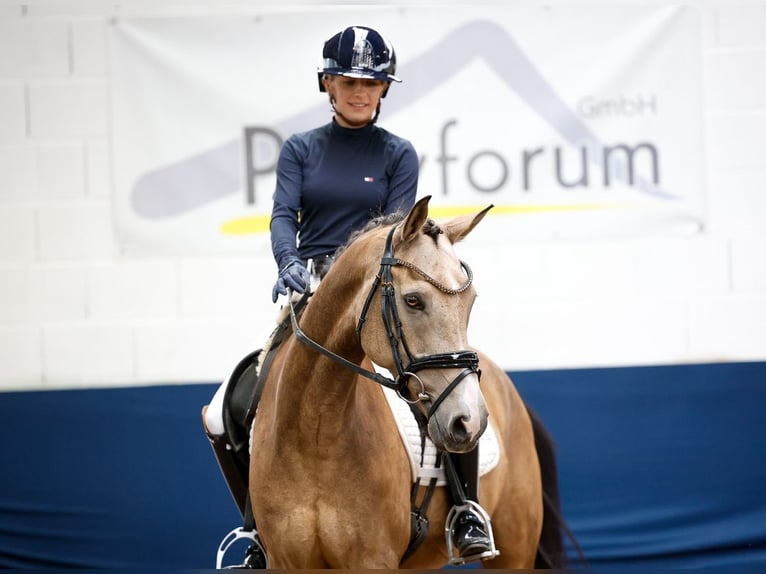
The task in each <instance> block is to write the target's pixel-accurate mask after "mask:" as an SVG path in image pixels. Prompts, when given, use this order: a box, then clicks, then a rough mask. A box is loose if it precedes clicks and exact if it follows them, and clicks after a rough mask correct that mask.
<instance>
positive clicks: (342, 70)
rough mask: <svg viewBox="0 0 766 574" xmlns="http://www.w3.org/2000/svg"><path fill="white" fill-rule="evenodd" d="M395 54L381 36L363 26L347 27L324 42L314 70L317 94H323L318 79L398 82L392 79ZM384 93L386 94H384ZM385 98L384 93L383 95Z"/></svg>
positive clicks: (322, 88)
mask: <svg viewBox="0 0 766 574" xmlns="http://www.w3.org/2000/svg"><path fill="white" fill-rule="evenodd" d="M395 72H396V54H395V53H394V47H393V46H392V45H391V44H390V43H389V42H388V41H387V40H386V39H385V38H383V36H381V35H380V34H378V32H376V31H375V30H373V29H372V28H367V27H366V26H350V27H348V28H346V29H345V30H343V31H341V32H338V33H337V34H335V36H333V37H332V38H330V39H329V40H327V42H325V44H324V49H323V50H322V64H321V66H320V67H319V69H318V74H317V75H318V77H319V91H320V92H324V91H325V89H324V86H323V85H322V76H323V75H325V74H327V75H329V76H346V77H349V78H366V79H370V80H385V81H386V82H388V83H389V84H390V83H391V82H401V80H400V79H399V78H397V77H396V76H394V73H395ZM386 91H388V90H386ZM383 95H384V96H385V93H384V94H383Z"/></svg>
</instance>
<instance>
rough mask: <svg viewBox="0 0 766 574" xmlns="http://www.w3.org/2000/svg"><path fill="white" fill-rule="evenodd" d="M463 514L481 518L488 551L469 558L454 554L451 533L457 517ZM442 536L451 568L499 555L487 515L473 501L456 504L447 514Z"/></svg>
mask: <svg viewBox="0 0 766 574" xmlns="http://www.w3.org/2000/svg"><path fill="white" fill-rule="evenodd" d="M463 512H473V513H474V514H476V515H478V516H479V518H481V520H482V522H483V523H484V526H485V527H486V529H487V537H488V538H489V550H485V551H484V552H481V553H480V554H472V555H471V556H460V555H459V554H458V555H456V554H455V549H456V547H455V544H454V542H453V540H452V531H453V530H454V528H455V526H456V523H457V519H458V517H459V516H460V515H461V514H462V513H463ZM444 536H445V538H446V539H447V555H448V558H449V563H450V565H451V566H462V565H463V564H467V563H468V562H476V561H478V560H487V559H489V558H494V557H496V556H499V555H500V551H499V550H498V549H497V547H496V546H495V535H494V533H493V532H492V521H491V520H490V518H489V514H487V511H486V510H484V509H483V508H482V507H481V506H479V504H478V503H476V502H474V501H473V500H466V501H465V504H459V505H458V504H456V505H454V506H453V507H452V508H450V511H449V512H448V513H447V520H446V521H445V523H444Z"/></svg>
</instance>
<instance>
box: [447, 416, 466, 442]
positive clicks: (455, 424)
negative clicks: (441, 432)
mask: <svg viewBox="0 0 766 574" xmlns="http://www.w3.org/2000/svg"><path fill="white" fill-rule="evenodd" d="M470 420H471V418H470V417H466V416H460V417H455V419H454V420H453V421H452V425H451V426H450V435H451V437H452V440H454V441H455V442H464V441H466V440H468V438H469V437H470V435H471V433H470V431H469V430H468V425H467V423H468V422H469V421H470Z"/></svg>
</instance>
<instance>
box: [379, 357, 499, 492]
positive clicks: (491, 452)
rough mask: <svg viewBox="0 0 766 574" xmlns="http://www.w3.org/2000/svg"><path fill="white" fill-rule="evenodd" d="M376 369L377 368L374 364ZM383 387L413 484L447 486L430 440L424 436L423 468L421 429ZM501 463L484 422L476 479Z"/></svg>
mask: <svg viewBox="0 0 766 574" xmlns="http://www.w3.org/2000/svg"><path fill="white" fill-rule="evenodd" d="M376 370H378V367H377V365H376ZM382 388H383V394H384V395H385V397H386V400H387V401H388V404H389V406H390V407H391V412H392V413H393V415H394V419H395V420H396V426H397V428H398V429H399V434H400V435H401V437H402V442H403V443H404V448H405V449H407V454H408V455H409V457H410V467H411V468H412V482H417V481H420V484H423V485H427V484H428V481H429V480H430V479H431V477H434V476H435V477H436V485H437V486H446V485H447V478H446V476H445V474H444V469H443V468H436V467H435V464H436V447H435V446H434V443H432V442H431V439H429V438H428V437H426V441H425V445H426V451H425V456H423V466H420V454H421V452H422V449H421V443H420V440H421V439H420V429H419V428H418V423H417V421H416V420H415V416H414V415H413V414H412V411H410V407H409V405H408V404H407V403H406V402H405V401H404V400H403V399H401V398H400V397H399V395H397V394H396V391H394V390H393V389H389V388H387V387H382ZM499 460H500V449H499V447H498V444H497V436H496V435H495V429H494V428H493V427H492V422H491V421H489V422H488V423H487V430H486V431H484V434H483V435H481V438H480V439H479V476H483V475H484V474H486V473H488V472H489V471H490V470H492V469H493V468H495V467H496V466H497V463H498V462H499Z"/></svg>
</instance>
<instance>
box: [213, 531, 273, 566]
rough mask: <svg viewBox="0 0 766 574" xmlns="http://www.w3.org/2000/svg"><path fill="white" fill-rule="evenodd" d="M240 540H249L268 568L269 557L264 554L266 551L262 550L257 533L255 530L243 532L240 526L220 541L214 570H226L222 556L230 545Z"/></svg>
mask: <svg viewBox="0 0 766 574" xmlns="http://www.w3.org/2000/svg"><path fill="white" fill-rule="evenodd" d="M242 539H247V540H250V542H252V544H253V545H254V546H256V547H257V548H258V549H259V550H260V551H261V553H262V554H263V558H264V560H265V561H266V568H268V567H269V557H268V556H267V554H266V550H265V549H264V548H263V544H261V539H260V538H258V532H257V531H255V530H245V529H244V528H242V527H241V526H240V527H238V528H235V529H234V530H232V531H231V532H229V533H228V534H227V535H226V536H224V537H223V540H221V544H220V545H219V546H218V553H217V554H216V558H215V568H216V570H221V569H223V568H227V567H226V566H224V565H223V557H224V555H225V554H226V552H227V551H228V550H229V548H231V545H232V544H234V543H235V542H236V541H237V540H242Z"/></svg>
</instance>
